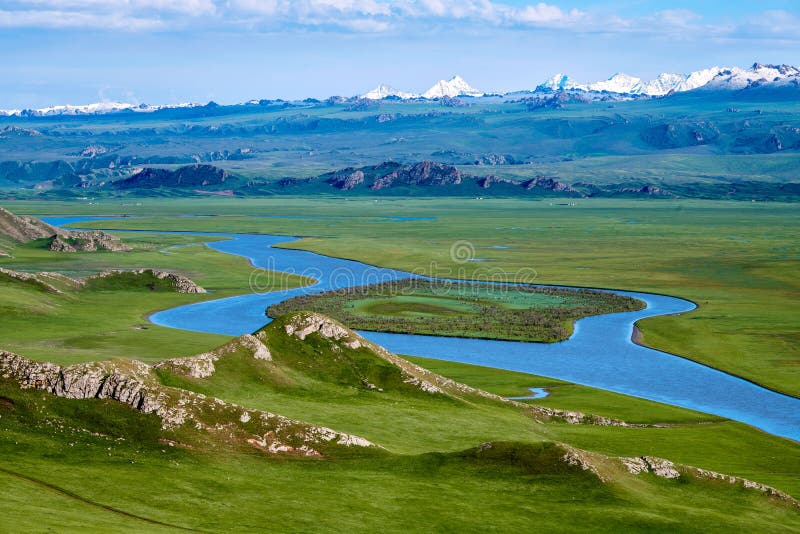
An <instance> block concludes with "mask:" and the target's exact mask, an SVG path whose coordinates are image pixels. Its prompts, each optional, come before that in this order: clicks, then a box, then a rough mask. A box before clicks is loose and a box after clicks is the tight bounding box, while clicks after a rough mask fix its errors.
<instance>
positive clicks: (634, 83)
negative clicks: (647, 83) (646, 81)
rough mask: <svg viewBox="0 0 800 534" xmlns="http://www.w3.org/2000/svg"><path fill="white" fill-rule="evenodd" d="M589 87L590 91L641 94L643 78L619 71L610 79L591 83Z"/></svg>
mask: <svg viewBox="0 0 800 534" xmlns="http://www.w3.org/2000/svg"><path fill="white" fill-rule="evenodd" d="M587 87H588V88H589V90H590V91H598V92H599V91H608V92H609V93H629V94H639V93H641V92H642V79H641V78H637V77H635V76H630V75H628V74H625V73H623V72H618V73H617V74H615V75H613V76H612V77H611V78H609V79H608V80H604V81H602V82H594V83H590V84H589V85H587Z"/></svg>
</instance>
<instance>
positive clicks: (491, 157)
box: [473, 154, 516, 165]
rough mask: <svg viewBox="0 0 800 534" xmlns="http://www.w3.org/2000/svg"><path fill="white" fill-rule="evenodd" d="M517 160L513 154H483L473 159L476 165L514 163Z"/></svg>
mask: <svg viewBox="0 0 800 534" xmlns="http://www.w3.org/2000/svg"><path fill="white" fill-rule="evenodd" d="M515 162H516V160H514V158H512V157H511V156H504V155H503V154H483V155H482V156H478V157H477V158H475V161H473V164H474V165H513V164H514V163H515Z"/></svg>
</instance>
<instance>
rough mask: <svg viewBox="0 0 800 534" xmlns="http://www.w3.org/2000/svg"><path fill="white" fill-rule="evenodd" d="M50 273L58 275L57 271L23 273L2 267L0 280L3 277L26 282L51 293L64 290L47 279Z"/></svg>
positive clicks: (0, 268)
mask: <svg viewBox="0 0 800 534" xmlns="http://www.w3.org/2000/svg"><path fill="white" fill-rule="evenodd" d="M48 275H49V276H56V273H40V274H33V273H21V272H18V271H12V270H11V269H4V268H2V267H0V280H2V279H3V278H6V279H11V280H16V281H19V282H22V283H25V284H29V285H33V286H36V287H38V288H39V289H43V290H45V291H47V292H49V293H61V292H62V291H61V290H60V289H58V288H56V287H55V286H53V285H52V284H51V283H49V282H48V281H47V280H46V278H47V276H48ZM43 278H45V279H43ZM64 278H66V277H64Z"/></svg>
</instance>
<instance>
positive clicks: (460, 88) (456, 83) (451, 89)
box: [422, 76, 485, 98]
mask: <svg viewBox="0 0 800 534" xmlns="http://www.w3.org/2000/svg"><path fill="white" fill-rule="evenodd" d="M484 94H485V93H484V92H483V91H479V90H478V89H475V88H474V87H472V86H471V85H470V84H468V83H467V82H466V81H465V80H464V78H462V77H461V76H453V77H452V78H450V79H449V80H447V81H445V80H439V81H438V82H436V83H435V84H434V85H433V87H431V88H430V89H428V90H427V91H425V92H424V93H422V96H423V97H424V98H442V97H444V96H449V97H457V96H483V95H484Z"/></svg>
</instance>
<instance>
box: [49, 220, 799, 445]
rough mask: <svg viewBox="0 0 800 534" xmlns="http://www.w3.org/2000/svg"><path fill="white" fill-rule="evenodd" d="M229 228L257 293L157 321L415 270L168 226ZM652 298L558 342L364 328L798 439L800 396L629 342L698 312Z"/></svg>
mask: <svg viewBox="0 0 800 534" xmlns="http://www.w3.org/2000/svg"><path fill="white" fill-rule="evenodd" d="M99 219H108V217H97V218H90V217H50V218H45V219H44V220H45V221H46V222H48V223H50V224H53V225H64V224H70V223H79V222H81V221H87V220H99ZM170 233H178V234H186V235H203V236H209V237H218V238H219V237H221V238H225V239H224V240H219V241H212V242H209V243H207V246H208V247H210V248H212V249H215V250H218V251H220V252H224V253H227V254H234V255H237V256H242V257H244V258H247V259H248V260H250V262H251V264H252V265H253V266H254V270H253V276H252V277H251V287H250V288H242V289H243V291H247V290H248V289H249V290H250V292H249V293H247V294H244V295H241V296H236V297H229V298H223V299H217V300H209V301H205V302H199V303H196V304H189V305H185V306H180V307H177V308H173V309H169V310H164V311H160V312H157V313H154V314H153V315H151V316H150V320H151V321H152V322H153V323H155V324H157V325H161V326H167V327H172V328H179V329H183V330H191V331H196V332H208V333H215V334H226V335H230V336H237V335H241V334H245V333H250V332H253V331H255V330H258V329H259V328H261V327H262V326H264V325H265V324H267V323H268V322H269V321H270V319H269V318H268V317H266V316H265V313H264V312H265V310H266V308H267V307H269V306H270V305H272V304H275V303H278V302H281V301H283V300H286V299H288V298H292V297H294V296H297V295H301V294H308V293H313V292H320V291H327V290H331V289H340V288H345V287H351V286H355V285H363V284H369V283H376V282H382V281H389V280H399V279H402V278H408V277H410V276H412V275H411V274H409V273H406V272H403V271H396V270H392V269H382V268H377V267H373V266H370V265H366V264H363V263H359V262H356V261H351V260H344V259H339V258H332V257H328V256H322V255H319V254H315V253H312V252H307V251H300V250H290V249H281V248H274V245H277V244H280V243H287V242H290V241H294V240H296V239H297V238H292V237H286V236H271V235H250V234H227V233H209V232H199V233H198V232H170ZM263 269H269V270H270V271H280V272H284V273H291V274H302V275H306V276H309V277H311V278H314V279H316V280H317V281H318V282H317V283H316V284H315V285H312V286H309V287H304V288H296V289H287V290H279V291H274V292H260V291H259V279H260V278H261V277H262V276H264V275H265V271H263ZM614 292H615V293H617V294H621V295H629V296H631V297H634V298H637V299H640V300H642V301H644V302H645V303H646V304H647V308H646V309H644V310H641V311H636V312H625V313H612V314H605V315H598V316H594V317H587V318H584V319H581V320H579V321H578V322H577V323H576V324H575V330H574V333H573V335H572V336H571V337H570V338H569V339H568V340H566V341H562V342H560V343H550V344H546V343H522V342H512V341H492V340H483V339H465V338H449V337H437V336H417V335H406V334H389V333H379V332H359V333H360V334H361V335H363V336H364V337H366V338H367V339H369V340H371V341H373V342H375V343H378V344H379V345H382V346H384V347H386V348H387V349H389V350H390V351H392V352H395V353H398V354H408V355H414V356H424V357H427V358H436V359H440V360H447V361H454V362H461V363H469V364H476V365H483V366H488V367H495V368H498V369H506V370H510V371H519V372H524V373H530V374H535V375H542V376H548V377H551V378H557V379H561V380H566V381H569V382H574V383H576V384H583V385H586V386H592V387H596V388H601V389H605V390H608V391H614V392H617V393H624V394H627V395H632V396H635V397H641V398H644V399H650V400H654V401H658V402H663V403H666V404H672V405H674V406H680V407H684V408H690V409H693V410H698V411H701V412H706V413H710V414H714V415H718V416H721V417H725V418H729V419H732V420H735V421H740V422H743V423H747V424H749V425H752V426H754V427H757V428H760V429H762V430H764V431H766V432H769V433H771V434H775V435H779V436H783V437H787V438H790V439H793V440H796V441H800V399H797V398H794V397H790V396H787V395H782V394H780V393H776V392H774V391H770V390H768V389H765V388H763V387H760V386H758V385H756V384H753V383H751V382H748V381H746V380H743V379H741V378H737V377H735V376H732V375H729V374H727V373H724V372H721V371H718V370H715V369H712V368H710V367H707V366H705V365H701V364H698V363H695V362H692V361H690V360H688V359H685V358H681V357H679V356H675V355H672V354H668V353H665V352H661V351H658V350H654V349H650V348H646V347H642V346H640V345H637V344H635V343H633V342H632V341H631V334H632V331H633V325H634V323H635V322H636V321H638V320H639V319H643V318H646V317H653V316H657V315H667V314H679V313H683V312H687V311H691V310H693V309H694V308H695V305H694V304H693V303H691V302H689V301H686V300H683V299H679V298H675V297H669V296H665V295H655V294H649V293H637V292H629V291H614Z"/></svg>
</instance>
